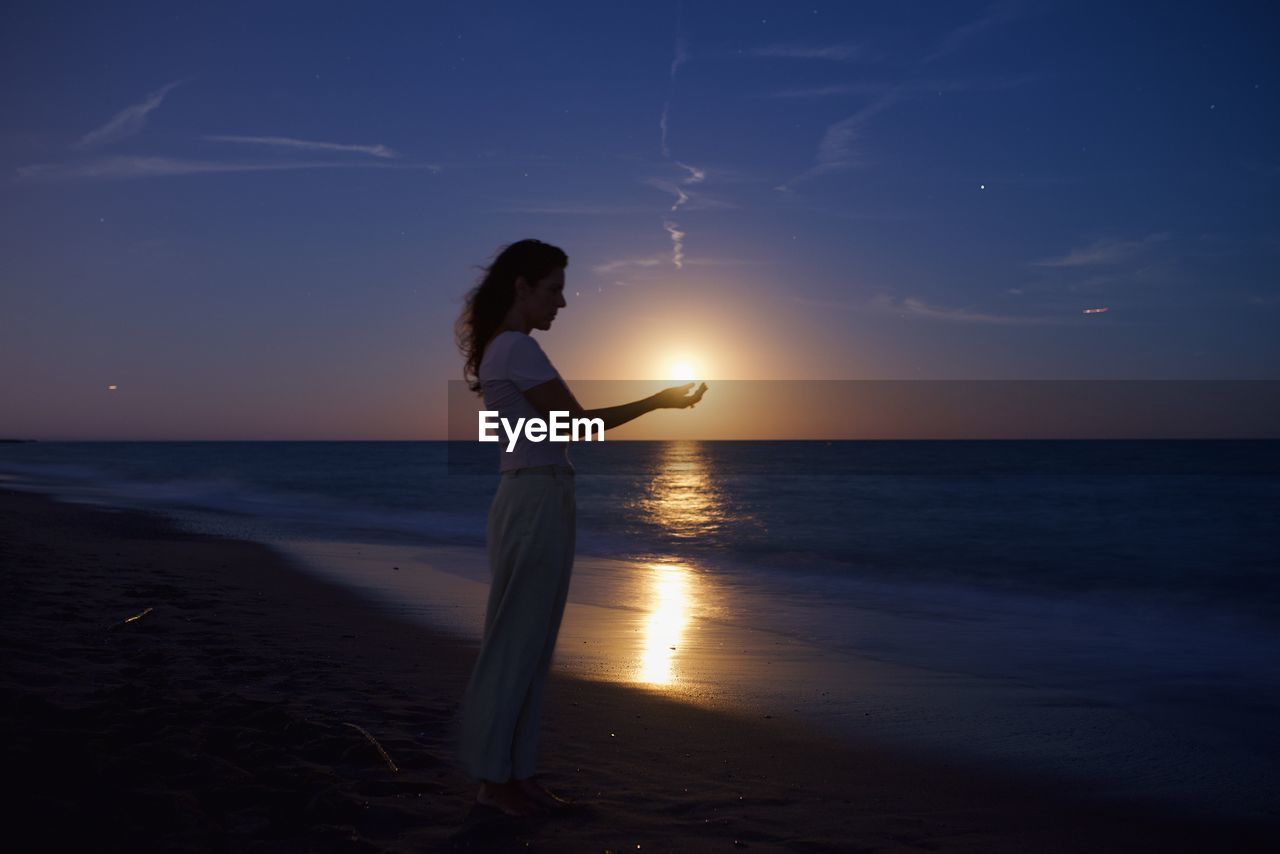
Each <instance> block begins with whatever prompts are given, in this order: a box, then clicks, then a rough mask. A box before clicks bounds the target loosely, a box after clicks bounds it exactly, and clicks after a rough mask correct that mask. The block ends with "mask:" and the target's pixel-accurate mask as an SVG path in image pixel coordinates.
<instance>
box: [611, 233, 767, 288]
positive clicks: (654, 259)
mask: <svg viewBox="0 0 1280 854" xmlns="http://www.w3.org/2000/svg"><path fill="white" fill-rule="evenodd" d="M673 225H674V223H673ZM670 262H671V258H669V257H667V256H664V255H647V256H638V257H634V258H619V259H617V260H614V261H605V262H604V263H601V264H597V265H595V266H594V267H592V268H591V272H593V273H597V274H599V275H608V274H609V273H617V272H619V271H622V270H632V269H633V268H637V267H639V268H643V269H649V268H654V267H661V266H662V265H664V264H668V263H670ZM681 263H682V264H683V265H684V266H686V267H763V266H768V265H769V264H771V263H772V262H771V261H769V260H767V259H756V258H714V257H693V258H689V257H685V256H683V255H682V256H681ZM639 278H640V280H643V279H644V278H645V277H644V276H643V275H641V276H640V277H639ZM615 284H618V283H615ZM625 284H627V285H630V284H631V282H626V283H625Z"/></svg>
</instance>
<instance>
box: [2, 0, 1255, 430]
mask: <svg viewBox="0 0 1280 854" xmlns="http://www.w3.org/2000/svg"><path fill="white" fill-rule="evenodd" d="M1278 31H1280V27H1277V17H1276V15H1275V14H1274V11H1273V10H1270V9H1269V8H1268V6H1267V4H1262V3H1257V4H1230V5H1225V4H1218V3H1209V2H1204V3H1175V4H1155V3H1143V4H1117V3H1094V2H1028V3H1012V2H1010V3H1002V2H996V3H989V2H973V3H969V2H935V3H927V2H883V3H854V2H845V3H798V2H789V3H783V2H751V0H748V1H747V2H707V0H684V2H660V3H658V2H655V3H640V2H620V3H600V2H598V0H593V2H547V3H517V2H475V0H472V1H471V2H439V3H404V4H394V3H378V4H355V3H347V4H337V3H315V2H307V3H292V4H290V3H269V4H260V3H245V4H235V3H181V4H174V3H155V4H147V3H122V4H95V5H86V4H82V3H78V4H71V3H59V2H38V3H35V2H22V1H21V0H19V1H18V2H9V3H6V4H5V5H4V8H3V11H0V41H2V46H3V50H0V68H2V70H3V76H2V78H0V79H3V81H4V83H3V85H2V86H0V111H2V112H3V115H4V116H5V121H4V122H3V125H0V127H2V128H3V129H2V130H0V184H3V192H0V259H3V261H2V262H0V267H2V268H3V270H4V272H3V281H2V282H0V437H20V438H36V439H46V440H52V439H429V438H441V437H443V436H444V435H445V431H446V419H447V412H446V410H447V400H448V392H447V386H448V382H449V381H450V380H457V379H459V378H460V377H461V368H462V358H461V356H460V355H459V353H458V351H457V348H456V345H455V343H454V338H453V324H454V320H455V319H456V317H457V315H458V313H459V311H460V309H461V306H462V298H463V295H464V294H465V293H466V291H467V290H468V289H469V288H470V287H471V286H472V285H474V284H475V282H476V280H477V276H478V275H479V266H480V265H483V264H486V263H488V262H489V261H490V260H491V259H492V257H493V255H494V254H495V253H496V252H497V251H498V250H499V249H500V248H501V247H502V246H504V245H506V244H507V243H510V242H512V241H515V240H519V239H522V238H527V237H536V238H538V239H541V240H545V241H548V242H551V243H554V244H556V245H558V246H560V247H562V248H563V249H564V250H565V251H566V252H567V254H568V256H569V266H568V268H567V270H566V277H567V287H566V294H567V298H568V307H567V309H565V310H562V311H561V312H560V315H559V317H558V319H557V320H556V323H555V325H554V327H553V328H552V329H551V330H550V331H548V332H543V333H537V334H538V336H539V340H540V341H541V343H542V346H543V348H544V349H545V350H546V352H547V353H548V355H549V356H550V357H551V359H552V361H553V362H554V363H555V364H556V366H557V368H558V369H559V371H560V373H561V374H562V375H563V376H564V377H565V378H566V379H567V380H568V381H569V382H570V384H571V385H572V383H573V381H574V380H575V379H576V380H648V381H652V383H653V388H654V389H655V390H656V389H657V388H660V387H662V386H663V385H665V384H669V382H670V381H671V380H673V379H676V378H682V377H683V375H684V374H689V375H695V376H697V377H699V378H702V379H706V380H707V381H708V382H709V383H711V385H712V391H711V392H710V393H709V394H708V397H707V399H706V401H704V404H705V406H708V407H709V406H712V405H713V402H714V383H715V382H716V381H717V380H721V381H725V380H806V381H809V380H868V379H876V380H886V379H887V380H958V379H963V380H994V379H1019V380H1048V379H1054V380H1097V379H1112V380H1114V379H1124V380H1154V379H1159V380H1225V379H1231V380H1245V379H1255V380H1256V379H1276V378H1277V375H1278V374H1280V371H1278V370H1277V369H1278V368H1280V343H1278V342H1280V336H1277V335H1276V329H1277V321H1278V320H1280V283H1278V282H1277V275H1276V270H1277V269H1278V268H1280V223H1278V222H1277V216H1276V212H1277V211H1278V210H1280V204H1278V202H1280V110H1277V100H1276V94H1277V92H1278V91H1280V64H1278V63H1277V61H1276V60H1275V59H1274V51H1273V50H1272V48H1273V46H1274V43H1275V41H1276V36H1277V34H1278ZM613 402H621V401H599V402H598V403H600V404H604V403H613ZM744 417H749V416H744Z"/></svg>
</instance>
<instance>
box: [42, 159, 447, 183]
mask: <svg viewBox="0 0 1280 854" xmlns="http://www.w3.org/2000/svg"><path fill="white" fill-rule="evenodd" d="M351 168H362V169H427V170H430V171H432V172H438V171H440V167H438V166H435V165H432V164H396V165H391V164H381V163H356V162H351V161H345V162H342V161H301V160H300V161H292V162H288V161H285V162H281V161H274V162H265V163H264V162H241V163H234V162H223V161H215V160H185V159H181V158H174V157H99V158H94V159H91V160H84V161H78V162H72V163H37V164H33V165H31V166H22V167H19V168H18V170H17V180H19V181H69V180H77V179H101V180H124V179H130V178H158V177H169V176H175V175H199V174H208V173H219V172H275V171H280V170H287V169H351Z"/></svg>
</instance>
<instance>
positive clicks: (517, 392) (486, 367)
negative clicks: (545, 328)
mask: <svg viewBox="0 0 1280 854" xmlns="http://www.w3.org/2000/svg"><path fill="white" fill-rule="evenodd" d="M478 373H479V375H480V389H481V391H482V392H483V394H484V408H485V409H489V410H496V411H497V413H498V416H499V417H500V418H505V419H507V420H508V421H509V422H510V423H511V425H512V426H513V427H514V426H515V423H516V419H517V418H542V417H543V416H542V413H541V412H539V411H538V410H537V409H536V408H535V407H534V405H533V404H532V403H530V402H529V401H528V399H526V398H525V396H524V392H525V391H527V390H528V389H531V388H533V387H534V386H536V385H542V384H543V383H545V382H547V381H548V380H554V379H557V378H558V377H559V376H560V374H559V372H557V371H556V369H555V368H554V367H553V366H552V364H551V360H550V359H548V358H547V354H546V353H543V352H542V348H541V347H539V346H538V342H537V341H534V340H533V339H532V338H530V337H529V336H528V335H525V334H524V333H523V332H516V331H514V330H507V331H505V332H499V333H498V334H497V335H495V336H494V337H493V339H492V340H491V341H489V344H488V346H486V347H485V348H484V358H483V359H481V360H480V370H479V371H478ZM498 436H499V443H498V444H499V447H500V448H501V449H502V463H501V465H499V469H500V470H501V471H511V470H513V469H522V468H529V467H531V466H546V465H559V466H566V467H569V468H572V466H570V464H569V443H568V442H550V441H547V440H543V441H541V442H530V441H529V440H528V439H526V438H525V437H524V431H523V430H521V435H520V437H519V438H518V439H516V445H515V447H514V448H512V449H511V451H510V452H508V451H507V438H506V432H505V431H504V430H502V429H501V428H499V430H498Z"/></svg>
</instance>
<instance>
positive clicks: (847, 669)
mask: <svg viewBox="0 0 1280 854" xmlns="http://www.w3.org/2000/svg"><path fill="white" fill-rule="evenodd" d="M474 447H475V446H470V447H467V448H462V447H460V446H457V445H455V446H453V447H452V448H451V447H450V445H449V443H445V442H191V443H188V442H171V443H146V442H143V443H61V442H53V443H43V442H42V443H25V444H0V486H6V487H11V488H17V489H27V490H34V491H40V492H46V493H52V494H55V495H58V496H60V497H62V498H65V499H68V500H73V501H83V502H90V503H98V504H105V505H110V506H118V507H136V508H143V509H148V510H153V511H157V512H161V513H164V514H166V515H168V516H170V517H172V518H174V519H175V520H176V521H178V522H179V523H180V524H182V525H184V526H187V527H189V528H192V529H195V530H201V531H209V532H214V533H220V534H225V535H231V536H239V537H246V538H250V539H257V540H261V541H265V542H270V543H288V544H305V543H308V542H310V543H314V544H320V545H321V547H322V548H328V549H330V552H331V553H332V552H333V549H334V548H335V546H334V544H346V545H348V546H352V547H359V548H368V549H374V550H376V549H383V550H384V552H377V553H378V554H382V553H385V554H400V555H411V554H412V553H413V550H415V549H428V548H430V549H437V550H439V551H438V552H437V553H438V554H452V555H470V556H471V557H470V558H468V559H460V560H456V561H453V562H452V563H450V562H449V561H444V563H443V564H441V562H440V561H438V560H437V561H435V564H436V565H437V566H440V565H443V566H445V568H446V570H447V571H448V572H451V573H454V574H455V575H457V576H458V577H460V578H463V579H465V580H466V581H468V582H473V583H474V584H475V585H477V586H478V585H482V584H483V582H484V580H485V569H484V561H483V552H482V547H483V544H484V531H485V515H486V512H487V509H488V504H489V501H490V500H491V498H492V495H493V490H494V488H495V487H496V485H497V476H496V473H495V472H496V452H494V456H493V457H492V460H488V459H484V460H483V461H482V467H481V468H480V469H476V468H475V467H474V466H473V465H466V466H463V465H459V464H458V459H459V456H458V455H459V454H460V453H461V454H463V455H467V454H473V453H475V451H474ZM485 451H486V453H487V451H488V449H485ZM572 456H573V460H574V464H575V466H576V467H577V471H578V477H577V484H578V505H579V517H578V527H579V541H578V553H579V565H580V567H581V573H580V576H581V577H579V575H575V581H574V589H573V591H572V592H571V600H573V601H574V602H577V603H578V604H579V605H580V606H581V607H582V609H583V613H587V611H588V610H591V609H595V612H598V613H606V612H607V613H615V612H621V611H628V612H636V613H638V611H639V610H643V609H637V606H636V605H635V601H634V597H633V596H632V594H631V593H629V592H627V591H629V590H632V588H631V587H628V586H627V585H629V584H633V583H634V581H635V578H636V577H639V576H640V575H643V574H644V573H649V572H666V573H670V572H673V571H678V572H679V573H680V577H681V578H683V579H685V581H682V582H680V583H681V584H685V585H686V587H688V589H691V590H692V589H696V590H698V591H702V592H701V593H700V594H699V595H700V596H701V599H700V600H699V601H698V602H697V603H696V607H693V608H692V610H691V611H690V612H689V613H690V615H691V616H689V617H681V620H682V621H684V622H687V621H688V620H689V619H693V620H695V621H696V620H698V619H701V620H703V622H704V623H705V624H706V625H707V626H708V627H713V628H714V632H713V631H712V630H711V628H708V629H707V633H705V635H704V639H710V638H717V639H718V640H716V641H715V643H718V644H720V645H722V646H723V645H724V644H726V643H728V644H729V645H730V646H734V647H735V648H736V647H738V646H741V647H742V650H743V652H742V655H744V656H749V657H750V656H754V659H753V661H755V663H754V664H752V665H751V666H749V667H747V666H741V667H737V666H730V665H729V664H728V663H726V662H727V659H724V658H707V659H704V663H703V666H702V667H701V668H700V669H699V667H697V666H695V665H694V664H693V663H692V661H690V662H685V663H684V664H682V663H681V660H680V659H679V658H678V657H677V656H678V655H680V653H679V651H678V650H677V646H678V644H675V643H674V641H673V644H672V645H671V647H670V648H671V649H672V650H673V651H674V654H673V656H671V658H672V659H673V661H668V662H667V663H666V664H665V665H664V666H665V667H666V668H667V670H668V671H669V672H670V673H674V674H681V673H687V675H688V679H687V680H686V681H688V682H690V683H696V684H697V685H698V686H699V688H698V691H699V692H700V694H701V695H702V696H712V695H716V694H717V692H719V693H720V694H723V695H725V696H730V695H731V696H733V697H735V698H737V701H739V702H740V703H741V704H742V705H743V706H744V707H746V708H755V709H763V708H773V707H774V706H779V705H786V706H788V707H792V708H794V710H795V711H796V712H797V713H798V714H801V715H802V716H803V715H809V716H810V717H814V718H816V719H819V723H826V724H828V725H831V726H834V727H835V728H837V729H839V728H842V727H843V728H845V729H846V730H847V729H849V728H851V727H852V728H856V729H859V730H861V731H864V732H874V733H876V734H888V735H891V736H893V737H899V738H902V739H904V740H906V741H913V742H915V743H918V744H921V745H925V744H926V743H928V744H930V745H932V744H933V742H935V741H936V742H939V743H946V744H949V745H951V746H953V747H956V746H958V747H960V748H961V749H962V750H963V749H967V750H969V751H970V752H971V753H972V752H977V753H980V754H985V755H986V756H988V757H990V758H997V759H1012V760H1016V761H1020V762H1024V763H1027V764H1030V765H1033V766H1035V765H1038V766H1044V767H1051V768H1054V769H1057V770H1064V769H1065V770H1068V771H1072V772H1073V773H1080V774H1081V775H1083V776H1092V777H1093V778H1095V779H1104V780H1105V781H1106V782H1108V783H1109V784H1111V785H1113V786H1114V787H1115V788H1116V789H1117V790H1120V791H1134V792H1142V793H1148V794H1149V793H1153V792H1154V793H1157V794H1161V795H1169V796H1175V797H1181V798H1183V799H1186V800H1189V801H1196V802H1199V803H1201V804H1212V805H1213V806H1214V808H1215V809H1222V808H1226V807H1228V806H1232V805H1234V806H1235V807H1239V806H1240V805H1241V804H1244V805H1246V806H1248V805H1249V804H1253V806H1252V807H1250V809H1255V810H1256V809H1265V807H1263V806H1261V805H1262V804H1263V803H1264V800H1263V799H1264V798H1266V799H1270V800H1266V801H1265V803H1274V802H1275V801H1274V799H1271V798H1272V796H1273V795H1274V794H1275V785H1276V784H1275V774H1274V772H1275V770H1276V769H1277V767H1280V736H1277V735H1276V734H1274V733H1273V732H1272V730H1274V729H1275V727H1274V721H1275V720H1277V719H1280V714H1278V713H1280V526H1278V525H1277V524H1276V519H1280V442H1275V441H1222V442H1216V441H1123V442H1094V441H1062V442H1053V441H1028V442H1016V441H994V442H945V441H939V442H822V441H820V442H615V443H603V444H600V445H593V446H591V445H582V446H575V447H574V449H573V452H572ZM468 460H471V458H470V457H468ZM471 461H472V462H474V460H471ZM489 462H492V467H491V468H490V466H489ZM477 472H478V473H477ZM372 553H374V552H370V554H372ZM352 554H355V552H352ZM397 561H399V562H403V563H405V565H406V566H408V565H409V564H410V563H411V562H412V559H411V558H410V557H405V558H404V559H403V561H400V559H399V558H397ZM336 563H337V564H341V563H342V561H337V562H336ZM348 565H349V566H354V564H353V563H348ZM423 566H424V574H423V575H422V576H421V577H422V578H426V577H427V575H426V574H425V573H426V570H425V566H426V563H425V562H424V563H423ZM343 571H344V570H343V569H341V567H340V568H339V569H338V570H337V572H338V575H339V576H341V575H342V573H343ZM575 572H577V570H575ZM655 577H657V576H655ZM662 577H663V578H667V581H663V582H661V583H663V584H668V585H669V584H670V583H671V582H670V578H669V576H662ZM349 580H350V581H351V582H352V583H353V584H356V585H359V584H362V583H365V582H367V580H368V579H367V578H365V577H364V576H362V575H361V572H360V571H357V570H354V569H352V570H351V578H350V579H349ZM379 583H381V582H379ZM397 583H400V584H402V585H403V582H397ZM655 583H657V582H655ZM443 589H444V586H443V585H440V584H437V585H435V587H432V586H431V585H427V586H426V587H424V588H422V589H421V590H418V591H416V592H415V591H413V590H410V589H409V588H405V587H403V586H401V587H397V588H395V589H392V588H390V587H388V588H385V589H384V590H383V595H384V597H399V598H401V599H404V598H406V597H409V598H412V597H415V596H420V597H422V598H424V599H426V598H430V597H431V596H433V595H435V594H433V593H432V590H436V591H439V590H443ZM654 589H659V588H654ZM406 591H408V592H406ZM686 598H687V597H686ZM474 607H475V606H474V604H467V605H464V606H461V608H460V610H459V612H458V613H460V614H461V616H458V615H457V614H455V616H454V619H453V622H452V625H451V626H446V628H453V629H455V630H456V629H458V626H459V625H463V626H466V625H468V624H469V623H475V624H477V625H476V627H475V631H478V622H479V616H478V614H475V613H474ZM469 609H470V610H469ZM610 609H613V610H612V611H611V610H610ZM421 613H422V614H426V615H428V617H429V616H430V615H431V614H435V615H437V616H439V613H440V612H439V611H438V610H437V611H431V610H430V609H429V608H427V607H426V604H425V603H424V604H423V610H422V611H421ZM636 619H639V617H637V618H636ZM446 622H448V621H446ZM607 622H608V621H607V620H606V621H602V624H603V623H607ZM684 622H682V623H681V625H683V624H684ZM636 625H637V626H639V627H640V628H637V629H636V631H641V630H642V628H643V625H642V624H641V623H637V624H636ZM575 631H576V630H575ZM735 633H736V634H735ZM686 634H687V633H686ZM580 635H581V637H582V638H584V640H583V641H582V643H583V644H586V643H587V640H586V639H587V638H588V637H589V635H588V634H583V633H582V632H578V633H576V634H575V633H571V634H570V636H571V637H572V638H574V643H578V641H577V638H578V637H579V636H580ZM673 637H674V635H673ZM748 637H756V638H757V639H759V638H767V639H768V640H767V642H760V643H756V644H754V645H753V644H752V643H749V642H748V641H746V640H742V638H748ZM727 638H728V639H731V640H726V639H727ZM706 643H710V641H709V640H707V641H706ZM565 644H566V641H565V638H564V637H562V642H561V645H562V647H564V646H565ZM704 645H705V644H704ZM685 646H689V645H688V644H685ZM681 648H684V647H681ZM689 648H690V649H692V647H691V646H689ZM690 654H691V655H692V653H690ZM770 656H772V658H770ZM782 657H785V658H786V660H787V661H789V662H791V665H790V666H788V667H786V668H775V669H773V670H771V671H767V672H769V673H772V674H774V675H773V676H770V677H769V678H768V679H762V678H761V673H762V672H765V671H762V668H764V667H765V663H766V661H765V659H766V658H768V660H769V661H770V662H772V661H773V660H774V658H782ZM565 659H566V660H568V661H569V662H570V663H573V662H575V661H576V662H577V663H578V665H580V669H583V670H585V671H590V670H591V668H592V667H593V666H599V665H598V662H597V664H596V665H592V664H591V663H590V662H589V661H588V660H587V659H583V658H581V655H580V654H578V653H576V652H573V651H572V650H570V654H569V655H568V656H566V657H565ZM756 659H758V660H756ZM673 662H674V663H673ZM686 665H687V666H686ZM682 667H683V668H684V669H683V670H682V669H681V668H682ZM868 667H870V668H872V669H873V670H874V673H876V674H880V676H875V677H873V676H869V675H868V674H869V673H871V672H872V671H869V670H867V669H866V668H868ZM673 668H674V669H673ZM890 672H892V673H894V674H898V675H895V676H892V677H888V676H884V674H886V673H890ZM902 674H907V675H908V676H909V678H908V676H902ZM672 680H673V677H670V676H668V677H666V681H672ZM735 680H736V682H735ZM815 680H818V681H821V682H822V684H823V688H822V690H821V691H819V690H817V686H816V685H815V684H814V682H815ZM868 680H870V681H868ZM876 680H878V681H876ZM650 681H658V682H661V681H663V680H662V679H657V680H650ZM675 681H678V680H675ZM871 682H875V685H879V686H880V688H879V689H877V688H876V687H875V685H872V684H871ZM730 683H733V684H730ZM908 683H910V685H911V686H915V687H914V688H910V689H908V688H903V687H902V686H903V685H906V684H908ZM889 685H892V686H893V687H892V688H891V689H890V688H886V687H885V686H889ZM942 685H945V686H951V687H945V688H943V687H939V686H942ZM955 686H961V687H959V688H956V687H955ZM917 689H918V690H917ZM877 691H878V693H877ZM957 697H963V698H964V699H963V701H960V700H957V699H956V698H957ZM877 698H878V699H877ZM940 698H942V699H940ZM877 702H879V704H880V705H879V706H877V705H876V703H877ZM939 704H943V705H953V706H954V707H955V710H954V713H944V711H940V710H939V709H938V708H936V707H937V706H938V705H939ZM890 706H892V713H890V711H889V707H890ZM819 707H821V708H819ZM877 708H878V709H880V710H881V711H882V712H884V713H883V714H880V715H879V716H878V717H875V718H874V719H873V713H874V711H875V710H876V709H877ZM790 710H791V709H788V711H790ZM876 727H879V729H878V730H877V729H876Z"/></svg>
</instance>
